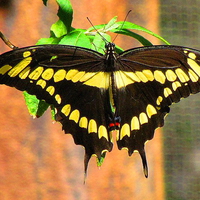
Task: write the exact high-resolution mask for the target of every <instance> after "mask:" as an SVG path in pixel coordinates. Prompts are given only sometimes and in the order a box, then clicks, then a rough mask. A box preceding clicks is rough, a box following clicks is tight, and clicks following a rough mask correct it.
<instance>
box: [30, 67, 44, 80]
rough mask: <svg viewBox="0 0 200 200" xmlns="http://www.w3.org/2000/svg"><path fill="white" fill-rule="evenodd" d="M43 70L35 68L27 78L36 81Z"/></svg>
mask: <svg viewBox="0 0 200 200" xmlns="http://www.w3.org/2000/svg"><path fill="white" fill-rule="evenodd" d="M43 70H44V68H43V67H37V68H36V69H35V70H34V71H32V72H31V73H30V75H29V76H28V77H29V78H30V79H32V80H37V79H38V78H39V77H40V75H41V74H42V72H43Z"/></svg>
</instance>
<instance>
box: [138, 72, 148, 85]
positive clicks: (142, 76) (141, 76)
mask: <svg viewBox="0 0 200 200" xmlns="http://www.w3.org/2000/svg"><path fill="white" fill-rule="evenodd" d="M135 74H136V76H137V77H138V78H139V79H140V80H141V81H142V82H144V83H146V82H148V79H147V77H146V76H145V75H144V74H143V73H142V72H140V71H136V72H135Z"/></svg>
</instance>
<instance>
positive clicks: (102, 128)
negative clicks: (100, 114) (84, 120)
mask: <svg viewBox="0 0 200 200" xmlns="http://www.w3.org/2000/svg"><path fill="white" fill-rule="evenodd" d="M98 137H99V139H101V138H102V137H104V138H106V140H108V131H107V129H106V127H105V126H103V125H100V126H99V128H98Z"/></svg>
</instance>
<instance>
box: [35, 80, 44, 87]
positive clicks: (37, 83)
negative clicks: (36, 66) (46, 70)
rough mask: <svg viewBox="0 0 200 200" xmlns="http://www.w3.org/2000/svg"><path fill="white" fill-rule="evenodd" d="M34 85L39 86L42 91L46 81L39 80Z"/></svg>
mask: <svg viewBox="0 0 200 200" xmlns="http://www.w3.org/2000/svg"><path fill="white" fill-rule="evenodd" d="M36 85H39V86H41V87H42V88H43V89H44V88H45V87H46V81H44V80H42V79H39V80H38V81H37V82H36Z"/></svg>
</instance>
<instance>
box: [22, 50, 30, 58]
mask: <svg viewBox="0 0 200 200" xmlns="http://www.w3.org/2000/svg"><path fill="white" fill-rule="evenodd" d="M30 55H31V52H30V51H25V52H24V53H23V57H24V58H26V57H28V56H30Z"/></svg>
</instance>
